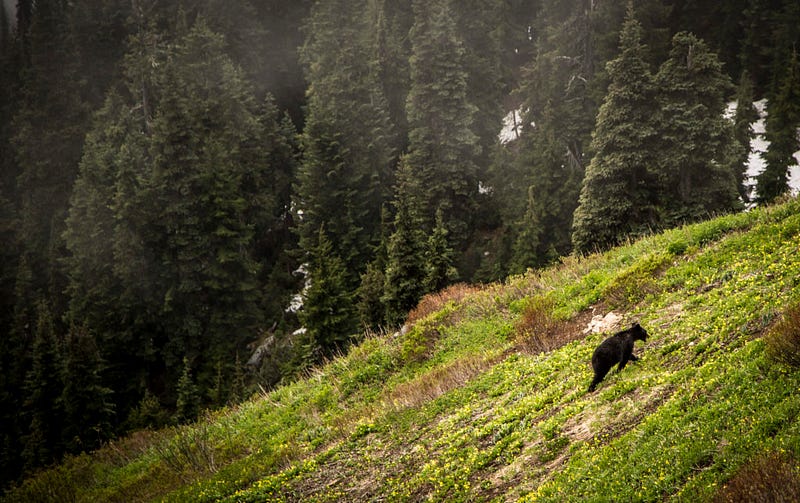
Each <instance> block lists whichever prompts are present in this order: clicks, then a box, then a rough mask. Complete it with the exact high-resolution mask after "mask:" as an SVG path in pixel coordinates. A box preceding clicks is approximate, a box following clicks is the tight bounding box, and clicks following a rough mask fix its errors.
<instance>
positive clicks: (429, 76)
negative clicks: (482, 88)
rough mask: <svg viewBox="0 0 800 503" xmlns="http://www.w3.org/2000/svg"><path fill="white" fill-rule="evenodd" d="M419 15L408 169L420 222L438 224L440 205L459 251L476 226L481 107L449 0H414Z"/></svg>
mask: <svg viewBox="0 0 800 503" xmlns="http://www.w3.org/2000/svg"><path fill="white" fill-rule="evenodd" d="M414 20H415V21H414V26H413V28H412V30H411V34H410V37H411V43H412V56H411V89H410V92H409V97H408V103H407V112H408V120H409V127H410V131H409V149H408V153H407V154H406V155H405V157H404V159H403V164H404V168H403V169H404V170H406V171H407V172H408V176H409V177H410V178H413V180H414V184H413V188H414V190H415V191H416V193H415V194H413V197H414V199H415V201H416V202H415V203H414V204H415V205H416V204H418V206H417V207H416V208H415V209H414V211H415V212H417V215H418V218H420V219H421V220H420V221H421V223H422V225H423V229H425V230H426V231H430V230H431V229H432V228H433V226H434V224H435V217H436V212H437V211H438V210H439V209H441V211H442V214H443V221H444V225H445V228H446V229H447V231H448V240H449V242H450V246H451V247H452V248H453V249H454V250H457V251H461V250H462V249H463V246H464V245H465V244H466V243H467V241H468V239H469V237H470V235H471V233H472V231H473V230H474V214H475V210H476V201H477V196H478V177H477V164H476V160H477V157H478V156H479V155H480V152H481V149H480V144H479V139H478V137H477V135H476V134H475V133H474V130H473V124H474V123H473V116H474V114H475V112H476V107H475V106H474V105H473V104H472V103H470V101H469V97H468V95H467V91H468V86H467V79H468V74H467V71H466V68H465V48H464V43H463V41H462V39H461V38H460V37H459V34H458V32H457V30H456V26H457V25H456V23H455V17H454V14H453V6H452V4H451V1H450V0H436V1H432V2H431V1H422V0H418V1H415V2H414ZM407 188H411V185H409V187H407Z"/></svg>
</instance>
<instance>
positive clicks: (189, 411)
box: [175, 356, 200, 423]
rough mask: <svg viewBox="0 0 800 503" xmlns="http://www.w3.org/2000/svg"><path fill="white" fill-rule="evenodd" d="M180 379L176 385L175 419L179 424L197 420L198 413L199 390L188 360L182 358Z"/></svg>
mask: <svg viewBox="0 0 800 503" xmlns="http://www.w3.org/2000/svg"><path fill="white" fill-rule="evenodd" d="M181 368H182V371H181V377H180V379H178V383H177V385H176V391H175V395H176V396H177V397H178V398H177V400H176V403H175V409H176V410H175V418H176V419H177V420H178V421H179V422H181V423H187V422H189V421H194V420H195V419H197V415H198V414H199V413H200V390H199V389H198V388H197V384H195V381H194V377H193V376H192V365H191V363H190V362H189V358H188V357H186V356H184V357H183V365H182V367H181Z"/></svg>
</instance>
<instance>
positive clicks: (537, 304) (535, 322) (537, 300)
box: [515, 296, 574, 354]
mask: <svg viewBox="0 0 800 503" xmlns="http://www.w3.org/2000/svg"><path fill="white" fill-rule="evenodd" d="M553 307H554V305H553V302H552V301H551V300H550V299H548V298H546V297H542V296H534V297H531V298H530V299H529V300H528V303H527V305H526V306H525V308H524V309H523V311H522V316H520V318H519V320H518V321H517V323H516V326H515V329H516V330H515V333H516V343H517V346H518V347H519V348H520V349H521V350H523V351H526V352H528V353H531V354H536V353H544V352H548V351H552V350H554V349H557V348H559V347H561V346H563V345H564V344H566V343H567V342H569V341H570V340H571V339H572V338H573V335H574V327H572V324H571V323H570V322H569V321H566V320H560V319H557V318H555V317H554V316H553Z"/></svg>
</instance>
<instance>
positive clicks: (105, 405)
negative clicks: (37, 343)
mask: <svg viewBox="0 0 800 503" xmlns="http://www.w3.org/2000/svg"><path fill="white" fill-rule="evenodd" d="M103 367H104V364H103V361H102V359H101V357H100V351H99V349H98V347H97V343H96V342H95V339H94V336H93V335H92V334H91V332H89V331H88V330H87V329H86V327H85V326H83V325H75V324H73V325H72V326H71V327H70V330H69V332H68V333H67V337H66V339H65V341H64V356H63V370H62V376H63V377H62V379H63V382H64V388H63V390H62V391H61V396H60V397H59V401H60V406H61V409H62V410H63V412H64V423H63V427H62V431H61V437H62V441H63V444H64V448H65V450H66V451H67V452H71V453H75V454H77V453H80V452H83V451H90V450H93V449H96V448H98V447H100V445H101V444H102V442H103V441H105V440H107V439H108V438H110V437H111V435H112V433H113V423H114V405H113V403H112V399H111V395H112V393H113V392H112V390H111V389H110V388H108V387H106V386H105V385H104V384H103V377H102V372H103Z"/></svg>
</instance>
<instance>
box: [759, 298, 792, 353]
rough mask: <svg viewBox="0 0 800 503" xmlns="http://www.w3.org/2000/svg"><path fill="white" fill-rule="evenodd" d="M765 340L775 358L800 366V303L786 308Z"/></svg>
mask: <svg viewBox="0 0 800 503" xmlns="http://www.w3.org/2000/svg"><path fill="white" fill-rule="evenodd" d="M764 340H765V342H766V343H767V353H768V354H769V356H770V357H771V358H772V359H773V360H775V361H779V362H782V363H785V364H787V365H791V366H793V367H800V303H796V304H794V305H791V306H789V307H788V308H787V309H786V311H785V312H784V313H783V316H782V317H781V319H780V320H779V321H778V322H777V323H776V324H775V325H773V327H772V329H770V331H769V332H768V333H767V335H766V337H765V338H764Z"/></svg>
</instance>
